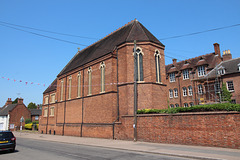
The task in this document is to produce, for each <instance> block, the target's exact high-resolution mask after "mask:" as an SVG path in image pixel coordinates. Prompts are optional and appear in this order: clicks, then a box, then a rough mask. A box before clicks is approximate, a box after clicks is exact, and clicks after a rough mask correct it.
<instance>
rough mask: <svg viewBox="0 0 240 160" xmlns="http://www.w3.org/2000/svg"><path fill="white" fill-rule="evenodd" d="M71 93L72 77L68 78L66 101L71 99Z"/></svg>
mask: <svg viewBox="0 0 240 160" xmlns="http://www.w3.org/2000/svg"><path fill="white" fill-rule="evenodd" d="M71 93H72V76H69V78H68V99H71Z"/></svg>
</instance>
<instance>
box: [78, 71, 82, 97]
mask: <svg viewBox="0 0 240 160" xmlns="http://www.w3.org/2000/svg"><path fill="white" fill-rule="evenodd" d="M77 82H78V86H77V97H80V96H81V72H79V73H78V75H77Z"/></svg>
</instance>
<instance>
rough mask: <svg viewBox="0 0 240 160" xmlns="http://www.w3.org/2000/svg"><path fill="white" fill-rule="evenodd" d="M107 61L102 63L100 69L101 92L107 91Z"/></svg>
mask: <svg viewBox="0 0 240 160" xmlns="http://www.w3.org/2000/svg"><path fill="white" fill-rule="evenodd" d="M105 67H106V66H105V63H104V62H101V63H100V68H99V69H100V71H101V93H102V92H105Z"/></svg>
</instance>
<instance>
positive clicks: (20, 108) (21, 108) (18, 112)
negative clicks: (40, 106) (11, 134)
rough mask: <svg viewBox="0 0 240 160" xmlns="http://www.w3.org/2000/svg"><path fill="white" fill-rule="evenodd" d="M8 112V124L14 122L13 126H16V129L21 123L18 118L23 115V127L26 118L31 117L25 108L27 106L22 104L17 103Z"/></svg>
mask: <svg viewBox="0 0 240 160" xmlns="http://www.w3.org/2000/svg"><path fill="white" fill-rule="evenodd" d="M9 114H10V120H9V125H10V124H14V126H15V127H16V126H17V129H18V130H19V129H20V126H21V123H20V119H21V117H22V116H23V118H24V122H23V123H22V126H23V129H24V125H25V120H26V119H31V112H30V111H29V110H28V109H27V107H26V106H25V105H24V104H18V105H17V106H16V107H15V108H14V109H13V110H12V111H10V112H9Z"/></svg>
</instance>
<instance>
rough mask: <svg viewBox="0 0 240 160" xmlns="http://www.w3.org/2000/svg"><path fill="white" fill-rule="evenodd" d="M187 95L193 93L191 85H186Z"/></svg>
mask: <svg viewBox="0 0 240 160" xmlns="http://www.w3.org/2000/svg"><path fill="white" fill-rule="evenodd" d="M188 95H189V96H192V95H193V91H192V86H188Z"/></svg>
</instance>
